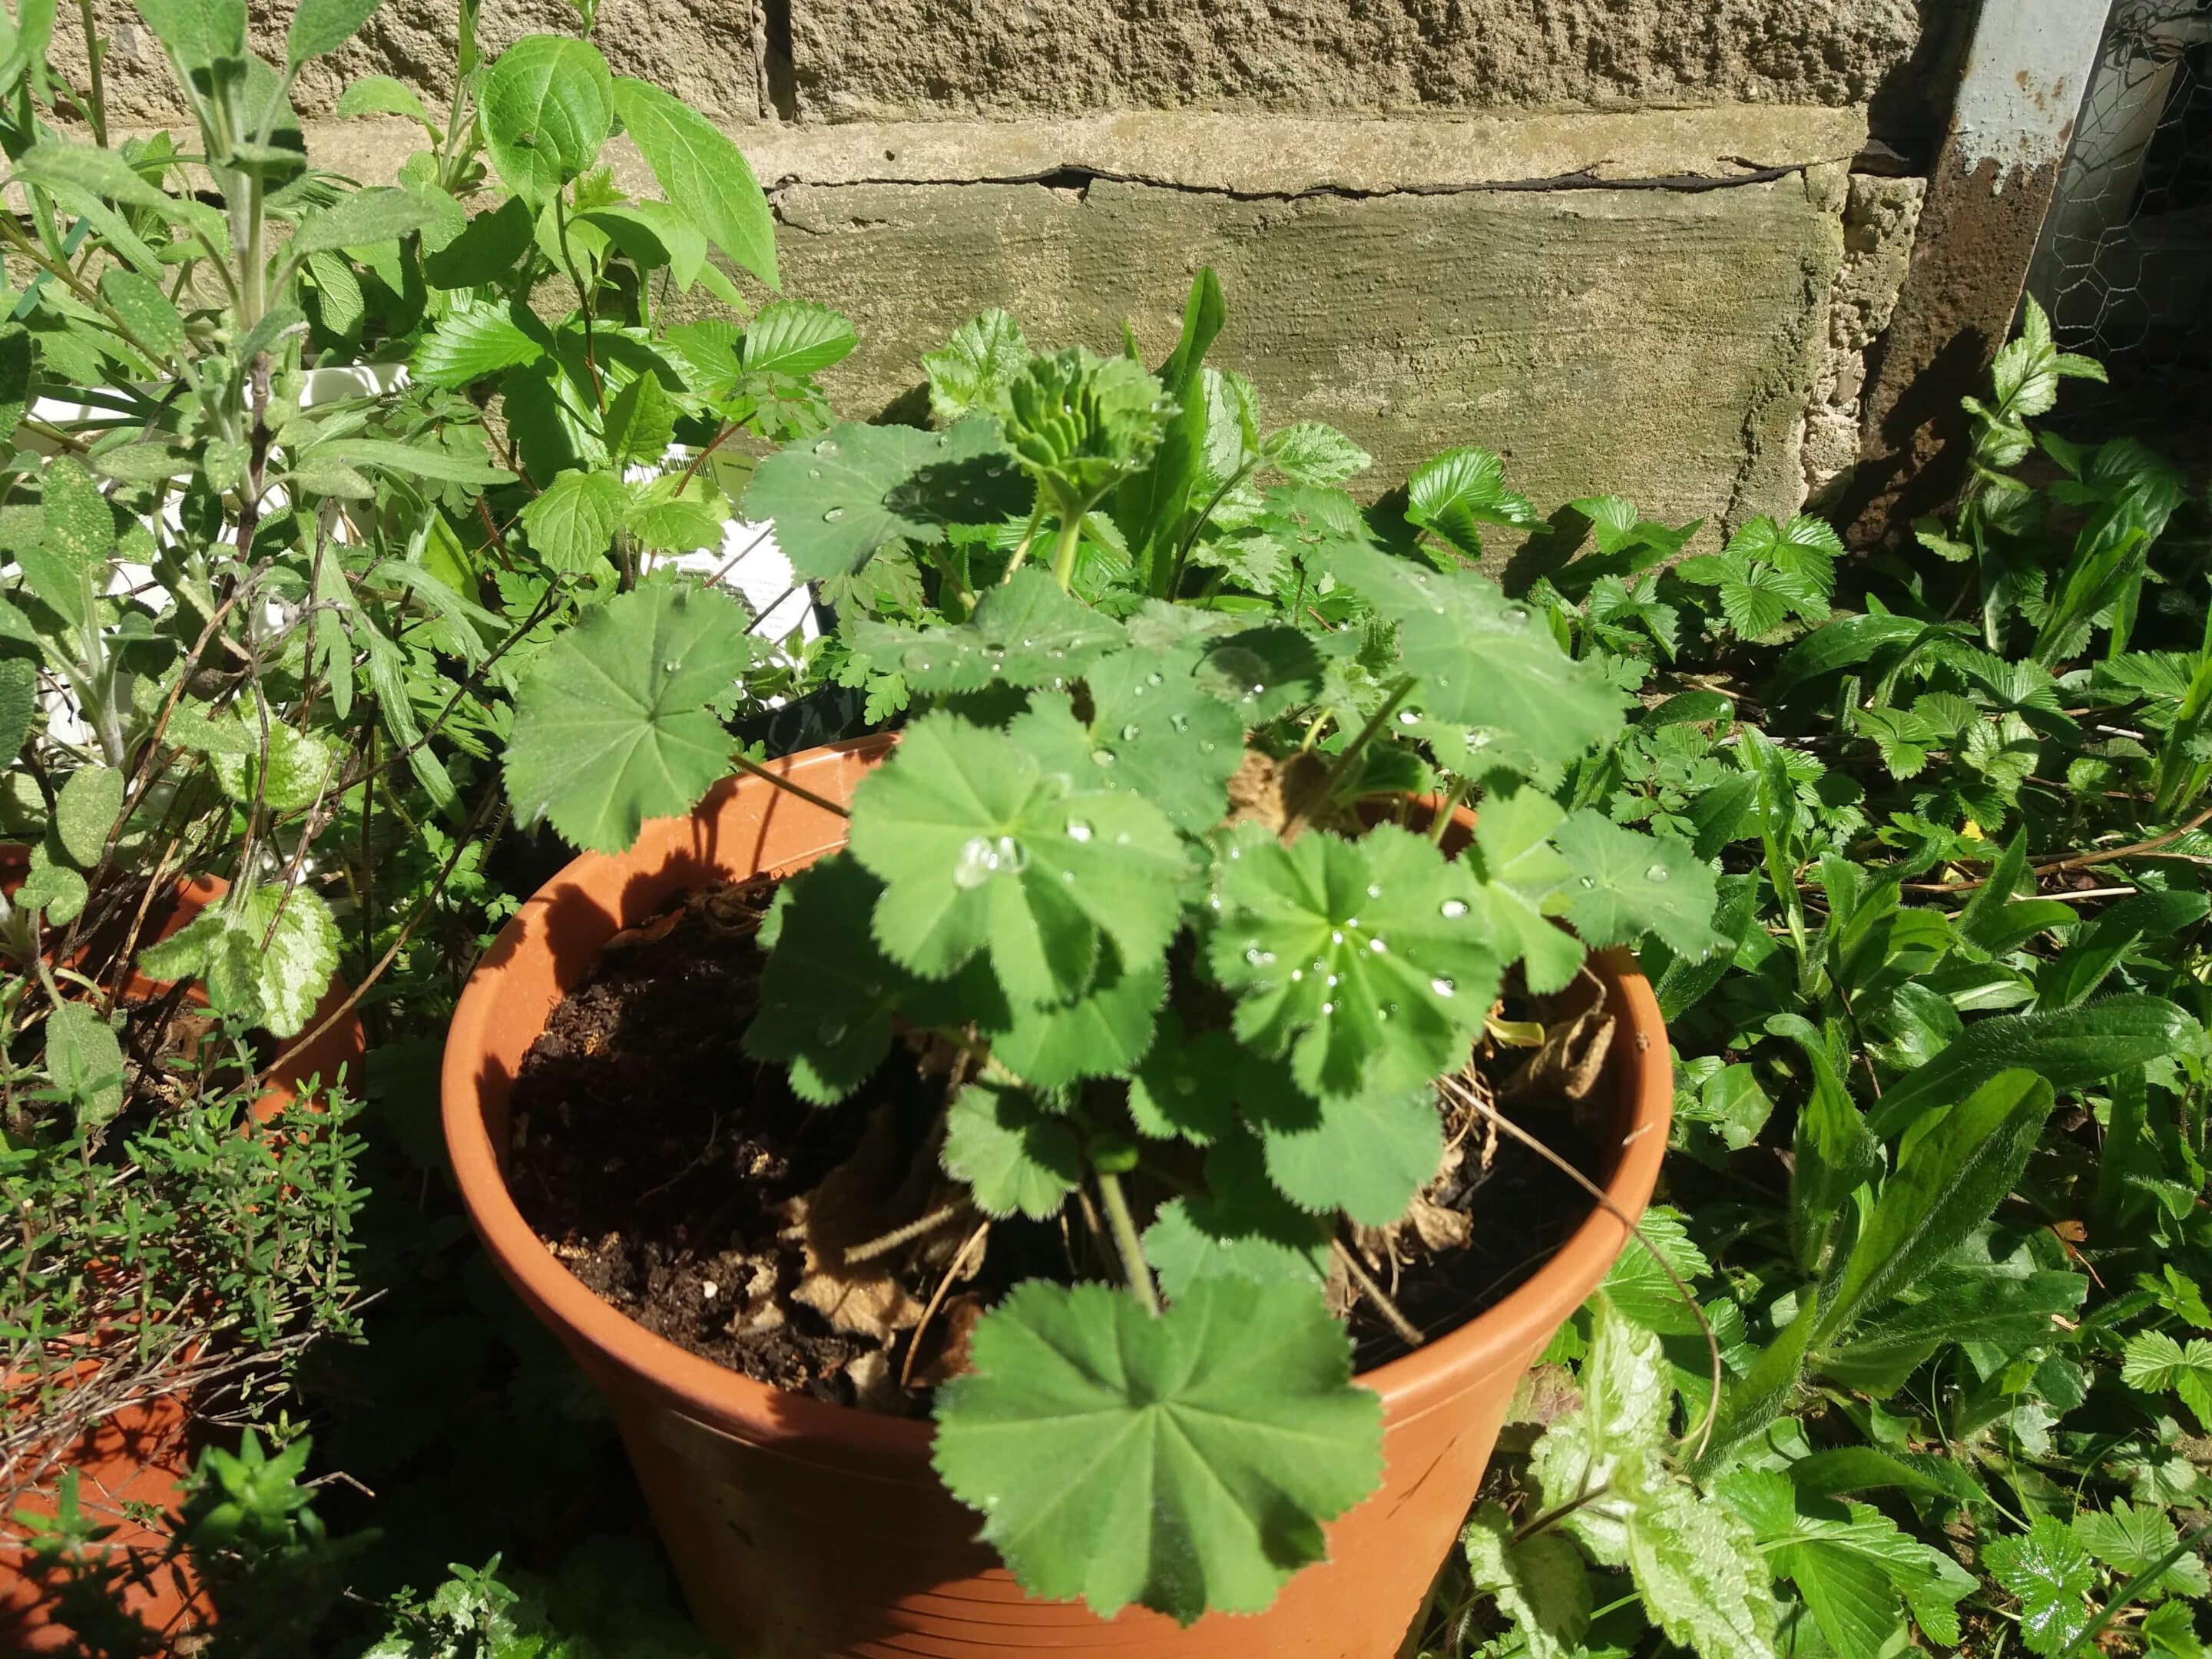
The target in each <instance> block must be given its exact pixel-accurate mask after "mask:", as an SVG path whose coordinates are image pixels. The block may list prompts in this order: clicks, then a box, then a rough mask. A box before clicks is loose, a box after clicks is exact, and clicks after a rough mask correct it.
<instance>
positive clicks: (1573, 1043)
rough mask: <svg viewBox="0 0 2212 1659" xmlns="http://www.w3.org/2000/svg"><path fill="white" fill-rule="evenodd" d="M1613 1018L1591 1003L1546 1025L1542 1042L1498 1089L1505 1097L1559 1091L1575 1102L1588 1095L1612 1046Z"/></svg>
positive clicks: (1585, 1098) (1594, 1085) (1513, 1098)
mask: <svg viewBox="0 0 2212 1659" xmlns="http://www.w3.org/2000/svg"><path fill="white" fill-rule="evenodd" d="M1612 1047H1613V1016H1612V1015H1611V1014H1609V1013H1607V1012H1606V1011H1605V1005H1604V1004H1603V1003H1592V1004H1591V1005H1590V1006H1589V1007H1587V1008H1585V1009H1583V1011H1582V1012H1580V1013H1579V1014H1577V1015H1576V1016H1574V1018H1571V1019H1562V1020H1555V1021H1554V1022H1553V1024H1550V1025H1549V1026H1547V1027H1546V1028H1545V1031H1544V1046H1543V1047H1542V1048H1539V1049H1537V1050H1536V1052H1535V1053H1534V1054H1531V1055H1529V1056H1528V1059H1527V1060H1524V1061H1522V1065H1521V1069H1520V1070H1519V1071H1517V1072H1516V1073H1514V1074H1513V1075H1512V1077H1511V1078H1510V1079H1508V1080H1507V1082H1506V1085H1505V1087H1504V1089H1503V1090H1501V1091H1499V1092H1500V1094H1501V1095H1502V1097H1504V1098H1505V1099H1507V1100H1521V1099H1525V1098H1526V1097H1528V1096H1530V1095H1534V1094H1539V1093H1554V1092H1555V1093H1558V1094H1560V1095H1564V1096H1565V1097H1566V1098H1567V1099H1569V1100H1571V1101H1576V1102H1581V1101H1584V1100H1587V1099H1589V1092H1590V1091H1591V1090H1592V1089H1593V1088H1595V1087H1596V1085H1597V1079H1598V1076H1599V1073H1601V1072H1602V1071H1603V1070H1604V1069H1605V1057H1606V1054H1607V1051H1608V1050H1609V1049H1611V1048H1612Z"/></svg>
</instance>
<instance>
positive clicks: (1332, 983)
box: [1328, 974, 1336, 991]
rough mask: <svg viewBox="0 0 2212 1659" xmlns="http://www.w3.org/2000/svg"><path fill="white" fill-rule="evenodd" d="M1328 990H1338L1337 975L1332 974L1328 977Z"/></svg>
mask: <svg viewBox="0 0 2212 1659" xmlns="http://www.w3.org/2000/svg"><path fill="white" fill-rule="evenodd" d="M1328 988H1329V989H1330V990H1332V991H1334V989H1336V975H1334V974H1331V975H1329V976H1328Z"/></svg>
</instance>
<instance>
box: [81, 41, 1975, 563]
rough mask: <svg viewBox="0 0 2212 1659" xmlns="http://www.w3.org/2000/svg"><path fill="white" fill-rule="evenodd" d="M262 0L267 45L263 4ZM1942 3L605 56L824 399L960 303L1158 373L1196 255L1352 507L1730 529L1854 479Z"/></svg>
mask: <svg viewBox="0 0 2212 1659" xmlns="http://www.w3.org/2000/svg"><path fill="white" fill-rule="evenodd" d="M95 3H96V4H97V5H98V6H99V7H100V9H102V11H103V13H104V14H105V15H106V18H107V20H108V26H109V27H110V28H111V30H112V32H113V33H114V35H115V40H116V45H115V49H114V55H113V57H112V59H111V66H110V80H111V84H112V88H113V90H112V103H113V104H114V106H115V107H116V108H117V110H118V116H119V117H120V118H130V119H136V120H140V121H147V122H155V121H162V120H166V119H169V118H173V113H174V112H175V110H176V107H177V106H176V104H175V101H174V96H173V89H172V88H169V86H168V85H167V75H166V71H165V70H162V68H161V64H160V63H159V59H158V54H157V53H155V52H153V51H152V49H151V43H150V41H149V40H146V39H145V38H144V36H143V29H142V28H139V27H134V26H133V22H132V21H131V18H132V14H131V13H130V12H129V10H128V8H127V4H126V3H125V0H95ZM254 5H255V11H256V25H257V28H258V30H260V31H262V32H263V33H265V35H266V37H267V38H268V40H269V41H270V43H271V44H273V43H274V42H275V41H276V40H279V39H281V34H282V28H283V21H284V19H285V18H286V17H287V16H288V15H289V11H290V4H289V0H254ZM1970 9H1971V8H1969V7H1967V6H1966V3H1965V0H700V3H696V4H694V3H684V4H678V3H672V0H605V3H604V4H603V6H602V9H601V11H600V14H599V28H598V33H597V36H596V39H597V40H598V41H599V45H600V46H601V47H602V49H603V50H605V52H606V54H607V56H608V58H610V60H611V61H612V63H613V64H614V65H615V67H616V68H617V71H618V72H623V73H629V74H634V75H638V76H643V77H645V78H647V79H650V80H653V81H655V82H658V83H659V84H661V85H663V86H665V87H667V88H670V89H671V90H672V91H674V92H676V93H678V94H680V95H682V96H684V98H686V99H687V100H690V102H691V103H693V104H694V105H695V106H697V107H698V108H700V109H701V110H702V111H704V112H707V113H708V114H709V115H711V116H712V117H713V118H714V119H716V120H717V121H718V122H720V123H722V124H723V125H725V126H726V128H728V129H729V130H730V131H732V136H733V137H736V138H737V140H738V143H739V145H740V146H741V147H742V148H743V149H744V150H745V151H746V153H747V155H748V156H749V158H750V160H751V161H752V163H753V166H754V170H755V172H756V173H757V174H758V175H759V176H760V178H761V179H762V182H763V184H764V185H767V186H768V187H769V191H770V192H771V196H772V197H773V199H774V201H775V205H776V208H777V210H778V213H779V216H780V218H781V225H782V236H781V241H782V258H783V261H784V269H785V274H786V283H787V290H788V291H790V292H793V293H795V294H799V295H805V296H807V297H811V298H816V299H820V300H823V301H828V302H829V303H831V304H835V305H838V306H840V307H843V308H845V309H846V310H848V312H849V313H851V314H852V315H853V316H854V319H855V321H856V322H857V323H858V325H859V326H860V334H861V340H862V345H861V349H860V351H859V352H857V353H856V354H855V356H854V358H853V359H852V360H851V361H850V362H848V364H846V365H845V366H843V368H841V369H840V370H839V371H837V372H836V374H834V375H833V376H832V377H831V378H832V381H833V394H834V395H835V396H836V397H837V398H838V399H839V400H840V402H841V403H842V406H843V407H844V409H845V410H847V411H848V412H850V413H853V414H855V415H859V416H874V415H877V414H879V413H881V412H882V411H884V410H885V409H887V408H890V407H892V406H894V405H898V404H900V403H901V400H902V398H906V397H907V396H908V394H909V393H910V392H911V391H912V389H913V388H914V387H915V385H916V384H917V383H918V382H919V380H920V379H921V374H920V370H919V368H918V364H917V361H916V360H917V358H918V357H919V356H920V354H921V352H922V351H923V350H926V349H929V348H930V347H931V346H932V345H933V344H935V343H937V342H938V341H939V339H941V337H942V336H943V335H944V334H945V332H946V331H948V330H949V329H950V328H951V326H952V325H955V324H957V322H958V321H960V320H961V319H963V318H964V317H967V316H969V315H970V314H972V313H974V312H975V311H976V310H978V309H980V308H981V307H984V306H987V305H1002V306H1005V307H1006V308H1008V309H1009V310H1011V311H1013V312H1015V313H1017V314H1018V315H1019V316H1020V317H1021V318H1022V319H1023V320H1024V325H1026V327H1027V328H1028V331H1029V332H1030V338H1031V339H1032V340H1033V341H1035V342H1037V343H1051V344H1058V343H1066V342H1070V341H1077V340H1079V341H1083V342H1085V343H1089V344H1091V345H1092V346H1094V347H1095V348H1098V349H1111V348H1112V347H1113V346H1114V345H1115V343H1117V342H1118V340H1119V337H1120V325H1121V319H1123V318H1124V317H1127V318H1128V319H1131V320H1132V321H1133V324H1134V325H1135V328H1136V331H1137V333H1138V335H1139V338H1140V339H1141V340H1142V341H1143V342H1144V343H1146V347H1147V349H1150V350H1152V351H1155V352H1164V350H1165V349H1166V347H1167V344H1168V343H1169V342H1170V341H1171V340H1172V338H1173V335H1174V330H1175V325H1176V319H1177V318H1178V317H1179V315H1180V310H1181V305H1182V295H1183V294H1184V291H1185V290H1186V289H1187V288H1188V283H1189V281H1190V278H1191V276H1192V275H1193V274H1194V272H1195V270H1197V269H1198V267H1199V266H1200V265H1201V264H1212V265H1214V266H1216V267H1217V269H1218V270H1219V271H1220V273H1221V276H1222V280H1223V283H1224V285H1225V289H1226V290H1227V296H1228V302H1229V315H1230V321H1229V326H1228V328H1227V330H1226V331H1225V334H1224V335H1223V337H1222V340H1221V342H1220V343H1219V345H1218V346H1217V348H1216V359H1217V361H1218V362H1222V363H1224V364H1226V365H1228V366H1231V367H1233V368H1238V369H1240V370H1242V371H1243V372H1244V373H1245V374H1249V375H1250V376H1251V378H1252V379H1253V380H1255V383H1256V384H1257V386H1258V387H1259V389H1260V392H1261V398H1262V409H1263V412H1264V413H1265V415H1266V416H1267V417H1268V419H1269V420H1270V421H1271V422H1288V421H1291V420H1301V419H1314V420H1328V421H1332V422H1334V423H1336V424H1338V425H1340V426H1342V427H1343V428H1345V429H1346V430H1347V431H1349V432H1350V433H1352V435H1354V436H1355V437H1356V438H1357V439H1358V441H1360V442H1361V443H1362V444H1364V446H1365V447H1367V448H1369V449H1370V451H1372V452H1373V453H1374V454H1375V455H1376V460H1377V465H1376V470H1375V471H1374V472H1373V473H1371V474H1370V475H1369V477H1367V478H1366V479H1364V480H1362V481H1360V485H1361V486H1364V488H1365V489H1368V490H1369V491H1370V493H1375V492H1379V491H1380V490H1382V489H1385V488H1388V487H1389V486H1390V485H1392V484H1394V483H1397V482H1398V481H1400V480H1401V478H1402V477H1403V476H1404V473H1405V471H1406V469H1407V467H1408V466H1409V465H1412V464H1413V462H1415V461H1417V460H1418V459H1420V458H1421V457H1422V456H1424V455H1425V454H1428V453H1433V452H1434V451H1436V450H1438V449H1441V448H1443V447H1449V446H1450V445H1453V444H1458V443H1480V444H1483V445H1486V446H1487V447H1492V448H1495V449H1498V450H1499V451H1501V452H1503V453H1504V454H1505V455H1506V456H1507V458H1508V460H1509V465H1510V471H1511V474H1512V477H1514V479H1515V481H1516V483H1519V484H1520V485H1521V486H1522V488H1524V489H1527V490H1528V492H1529V493H1530V494H1531V495H1534V498H1535V499H1536V500H1537V501H1538V503H1539V505H1540V506H1541V507H1547V508H1548V507H1551V506H1553V505H1555V504H1557V503H1558V502H1559V501H1565V500H1567V499H1571V497H1573V496H1576V495H1583V494H1588V493H1591V492H1594V491H1599V490H1616V491H1618V492H1620V493H1622V494H1626V495H1630V496H1631V497H1632V499H1634V500H1635V501H1637V502H1638V505H1639V506H1641V507H1644V509H1645V510H1646V511H1647V512H1652V513H1664V514H1668V515H1671V516H1676V517H1692V516H1702V517H1705V518H1708V519H1711V520H1714V521H1716V523H1735V522H1739V521H1741V520H1742V519H1743V518H1745V517H1747V516H1749V515H1750V514H1752V513H1758V512H1768V513H1786V512H1789V511H1791V510H1794V509H1795V508H1796V507H1797V506H1798V505H1799V504H1800V503H1801V502H1802V501H1804V500H1805V498H1806V495H1807V493H1808V488H1809V487H1811V486H1814V485H1818V484H1820V483H1824V482H1826V480H1827V479H1828V478H1829V477H1832V475H1833V474H1834V473H1835V472H1836V471H1838V469H1840V468H1841V467H1844V466H1845V465H1848V463H1849V460H1850V450H1851V445H1850V438H1849V435H1848V434H1849V433H1850V431H1851V430H1854V429H1855V425H1854V423H1855V422H1856V418H1857V402H1856V399H1857V388H1858V386H1859V383H1860V380H1861V379H1862V378H1863V375H1862V361H1863V353H1864V352H1865V351H1866V349H1867V348H1868V346H1869V344H1870V343H1873V342H1874V341H1875V339H1876V338H1877V337H1878V336H1879V333H1880V331H1881V327H1882V325H1884V324H1885V323H1886V320H1887V314H1888V310H1889V307H1890V306H1891V305H1892V304H1893V301H1894V299H1895V295H1896V288H1897V283H1898V282H1899V280H1901V277H1902V274H1903V270H1904V265H1905V254H1906V252H1908V251H1909V249H1910V247H1911V236H1912V231H1913V224H1914V221H1915V218H1916V216H1917V204H1918V200H1919V195H1918V188H1917V186H1918V180H1917V179H1915V178H1913V177H1912V176H1911V174H1912V173H1913V172H1914V171H1915V170H1916V169H1917V168H1922V167H1924V166H1925V157H1924V155H1922V154H1920V151H1922V150H1923V149H1924V148H1925V146H1926V143H1927V138H1928V136H1929V132H1930V131H1933V130H1934V129H1935V128H1936V127H1939V126H1940V124H1941V119H1942V117H1941V112H1940V111H1941V104H1942V98H1943V82H1944V78H1945V73H1944V71H1945V65H1944V62H1943V58H1944V53H1945V52H1946V51H1947V50H1948V47H1949V46H1950V45H1951V44H1952V41H1953V40H1954V37H1955V35H1956V33H1958V28H1957V17H1958V15H1959V14H1960V13H1963V12H1965V11H1967V10H1970ZM64 10H65V11H68V10H70V9H67V8H65V9H64ZM572 26H573V25H572V22H571V20H570V18H569V16H568V13H567V8H566V5H565V3H564V0H489V3H488V4H487V5H486V7H485V9H484V13H483V21H482V33H483V38H484V40H486V42H487V44H488V45H489V46H492V47H496V46H500V45H502V44H504V43H505V42H506V41H507V40H512V39H513V38H515V37H516V36H519V35H520V34H523V33H530V32H532V31H533V30H538V29H545V28H562V27H572ZM452 28H453V6H452V0H387V3H386V4H385V6H384V7H383V8H382V9H381V10H380V11H379V12H378V13H377V14H376V15H375V16H374V18H373V19H372V20H371V21H370V22H369V24H368V27H367V28H366V29H365V30H364V31H363V33H362V38H361V40H358V41H356V43H355V45H354V46H351V47H349V49H348V51H347V52H345V53H343V54H342V55H341V56H340V57H339V58H337V59H335V60H332V61H331V63H329V64H324V65H319V66H317V67H316V68H315V69H314V70H313V71H311V73H310V75H309V76H308V77H307V80H306V81H305V82H303V85H302V87H301V96H300V102H301V109H302V112H303V114H305V115H307V116H308V117H310V118H318V117H327V116H328V112H329V111H330V109H331V106H332V104H333V103H334V101H335V100H336V97H337V92H338V90H339V88H342V87H343V84H344V83H345V82H346V81H347V80H349V79H351V78H352V77H354V76H358V75H361V74H364V73H370V72H383V73H389V74H393V75H398V76H401V77H402V78H404V79H406V80H407V81H409V82H410V83H411V84H416V85H417V86H420V87H422V88H424V89H425V91H426V92H427V93H428V94H430V95H432V96H433V97H434V98H435V97H441V96H443V95H444V94H447V92H448V91H449V90H450V88H451V83H452V77H453V52H452V47H451V44H450V42H451V39H452ZM311 143H313V146H314V153H316V154H317V155H318V157H319V160H321V161H322V162H323V164H324V165H326V166H331V167H337V168H339V169H341V170H350V171H353V172H355V173H357V174H358V175H360V176H363V177H367V176H370V175H372V174H374V173H380V172H383V171H386V170H387V169H388V167H389V165H390V164H391V162H392V160H393V159H394V156H395V154H396V153H404V148H397V147H400V146H404V143H405V141H404V138H403V137H400V136H399V135H398V134H396V133H393V132H392V131H388V130H381V129H380V127H379V125H378V124H375V123H372V122H345V123H337V122H331V123H329V124H328V125H324V124H323V123H321V122H317V123H316V129H315V130H314V131H312V132H311ZM1869 167H1871V168H1875V169H1876V170H1877V171H1875V172H1868V171H1863V169H1866V168H1869ZM1900 175H1902V176H1900ZM1356 487H1360V486H1356Z"/></svg>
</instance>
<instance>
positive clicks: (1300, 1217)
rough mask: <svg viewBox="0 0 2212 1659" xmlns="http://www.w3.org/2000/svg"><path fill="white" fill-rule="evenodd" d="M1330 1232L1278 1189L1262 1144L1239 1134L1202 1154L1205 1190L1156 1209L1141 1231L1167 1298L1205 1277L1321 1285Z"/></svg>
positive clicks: (1171, 1201)
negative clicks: (1157, 1210)
mask: <svg viewBox="0 0 2212 1659" xmlns="http://www.w3.org/2000/svg"><path fill="white" fill-rule="evenodd" d="M1328 1237H1329V1224H1328V1221H1326V1220H1325V1219H1323V1218H1322V1217H1320V1216H1317V1215H1314V1214H1311V1213H1310V1212H1307V1211H1304V1210H1301V1209H1300V1208H1298V1206H1297V1205H1295V1204H1292V1203H1291V1202H1289V1201H1288V1200H1285V1198H1284V1197H1283V1195H1282V1194H1280V1193H1279V1192H1278V1191H1276V1190H1275V1188H1274V1186H1273V1183H1272V1182H1269V1180H1268V1178H1267V1164H1266V1155H1265V1153H1264V1152H1262V1151H1261V1146H1260V1142H1259V1141H1258V1140H1257V1139H1255V1137H1253V1136H1252V1135H1249V1134H1245V1133H1238V1134H1236V1135H1233V1136H1231V1138H1230V1139H1226V1140H1224V1141H1222V1142H1221V1143H1220V1144H1219V1145H1218V1146H1214V1147H1213V1148H1212V1150H1210V1151H1209V1152H1207V1153H1206V1187H1205V1190H1204V1191H1202V1192H1200V1193H1194V1194H1192V1195H1191V1196H1190V1197H1188V1198H1177V1199H1171V1200H1169V1201H1168V1202H1167V1203H1165V1204H1163V1205H1162V1206H1160V1211H1159V1216H1158V1219H1156V1220H1155V1221H1154V1222H1153V1223H1152V1225H1151V1226H1150V1227H1148V1228H1146V1230H1145V1259H1146V1261H1149V1262H1151V1263H1152V1267H1153V1270H1154V1271H1155V1272H1157V1273H1158V1274H1159V1278H1160V1288H1161V1289H1162V1290H1164V1291H1166V1292H1167V1294H1168V1295H1169V1296H1170V1297H1179V1296H1181V1295H1182V1294H1183V1293H1184V1292H1185V1291H1188V1289H1189V1288H1190V1286H1191V1285H1194V1284H1196V1283H1197V1282H1198V1281H1199V1280H1200V1279H1223V1278H1233V1279H1252V1280H1254V1281H1255V1282H1256V1283H1259V1284H1263V1285H1268V1284H1274V1283H1277V1282H1279V1281H1283V1280H1288V1281H1290V1282H1291V1283H1294V1284H1307V1285H1318V1284H1320V1283H1321V1282H1322V1280H1323V1279H1326V1278H1327V1277H1328Z"/></svg>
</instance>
